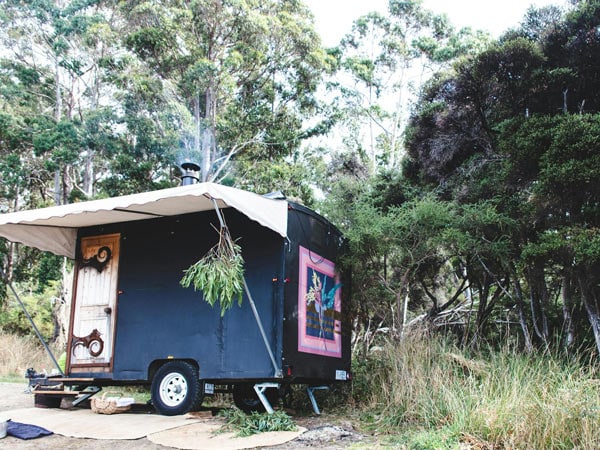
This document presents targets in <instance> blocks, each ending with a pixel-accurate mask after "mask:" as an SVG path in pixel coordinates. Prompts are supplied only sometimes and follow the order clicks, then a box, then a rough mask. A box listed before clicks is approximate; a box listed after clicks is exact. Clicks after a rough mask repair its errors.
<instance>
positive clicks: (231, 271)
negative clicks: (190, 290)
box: [180, 224, 244, 316]
mask: <svg viewBox="0 0 600 450" xmlns="http://www.w3.org/2000/svg"><path fill="white" fill-rule="evenodd" d="M218 233H219V242H218V243H217V244H216V245H215V246H214V247H213V248H211V249H210V250H209V251H208V252H207V253H206V255H204V256H203V257H202V258H201V259H200V260H198V261H197V262H196V263H194V264H192V265H191V266H190V267H189V268H188V269H187V270H184V274H185V275H184V276H183V278H182V279H181V281H180V284H181V285H182V286H183V287H185V288H187V287H190V285H192V286H194V290H195V291H201V292H202V294H203V296H204V300H205V301H206V302H207V303H208V304H209V305H210V306H214V305H215V303H216V302H217V301H219V304H220V306H221V316H223V315H224V314H225V312H226V311H227V310H229V309H230V308H231V307H232V306H233V303H234V301H235V300H236V299H237V303H238V305H239V306H241V305H242V295H243V293H244V258H243V257H242V249H241V248H240V246H239V245H238V244H236V243H235V242H234V241H233V239H232V238H231V235H230V234H229V230H228V228H227V226H225V225H224V224H223V225H222V226H221V228H220V230H219V231H218Z"/></svg>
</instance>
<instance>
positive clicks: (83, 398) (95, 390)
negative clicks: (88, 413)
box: [73, 386, 102, 406]
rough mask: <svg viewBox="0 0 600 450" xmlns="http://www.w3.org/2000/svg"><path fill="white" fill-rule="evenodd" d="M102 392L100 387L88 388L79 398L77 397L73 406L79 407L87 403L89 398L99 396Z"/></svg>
mask: <svg viewBox="0 0 600 450" xmlns="http://www.w3.org/2000/svg"><path fill="white" fill-rule="evenodd" d="M101 390H102V388H101V387H99V386H88V387H86V388H85V389H84V390H83V391H81V392H80V393H79V397H77V398H76V399H75V400H74V401H73V406H77V405H79V404H80V403H81V402H84V401H86V400H87V399H88V398H90V397H92V396H93V395H94V394H97V393H98V392H100V391H101Z"/></svg>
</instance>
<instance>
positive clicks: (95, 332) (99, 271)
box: [69, 234, 121, 373]
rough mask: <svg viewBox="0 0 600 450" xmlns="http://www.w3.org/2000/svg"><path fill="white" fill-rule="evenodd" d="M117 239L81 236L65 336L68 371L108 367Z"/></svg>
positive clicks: (97, 369)
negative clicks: (73, 292) (71, 308)
mask: <svg viewBox="0 0 600 450" xmlns="http://www.w3.org/2000/svg"><path fill="white" fill-rule="evenodd" d="M120 238H121V235H120V234H107V235H102V236H92V237H87V238H82V239H81V253H80V259H79V260H78V261H77V268H76V270H77V274H76V275H77V278H76V281H75V289H74V291H75V295H74V303H73V310H72V313H71V326H70V336H69V348H70V350H71V351H70V354H69V366H70V373H73V372H89V371H91V372H109V371H110V370H111V365H112V353H113V344H114V333H115V323H116V303H117V282H118V271H119V243H120Z"/></svg>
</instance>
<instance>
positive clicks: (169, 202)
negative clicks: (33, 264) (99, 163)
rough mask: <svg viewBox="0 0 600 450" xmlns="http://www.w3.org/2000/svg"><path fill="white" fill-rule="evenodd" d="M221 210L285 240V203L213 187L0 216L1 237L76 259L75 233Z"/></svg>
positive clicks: (196, 186) (194, 186) (184, 188)
mask: <svg viewBox="0 0 600 450" xmlns="http://www.w3.org/2000/svg"><path fill="white" fill-rule="evenodd" d="M213 199H215V200H216V201H217V204H218V206H219V207H220V208H227V207H230V208H235V209H236V210H238V211H239V212H241V213H242V214H244V215H246V216H247V217H248V218H250V219H252V220H254V221H256V222H258V223H260V224H261V225H263V226H264V227H267V228H270V229H271V230H273V231H275V232H276V233H278V234H280V235H281V236H282V237H286V236H287V202H286V201H285V200H272V199H268V198H265V197H263V196H260V195H257V194H253V193H251V192H248V191H243V190H241V189H236V188H232V187H227V186H223V185H220V184H214V183H199V184H192V185H188V186H180V187H175V188H171V189H162V190H159V191H152V192H143V193H141V194H133V195H124V196H121V197H113V198H107V199H102V200H92V201H88V202H80V203H72V204H70V205H62V206H53V207H50V208H42V209H34V210H30V211H21V212H15V213H7V214H0V236H2V237H4V238H6V239H8V240H9V241H12V242H20V243H22V244H25V245H27V246H29V247H35V248H38V249H40V250H46V251H49V252H52V253H54V254H56V255H62V256H67V257H69V258H74V257H75V245H76V240H77V230H78V229H79V228H83V227H89V226H94V225H103V224H109V223H117V222H129V221H133V220H143V219H153V218H156V217H164V216H175V215H180V214H188V213H193V212H198V211H206V210H210V209H214V203H213Z"/></svg>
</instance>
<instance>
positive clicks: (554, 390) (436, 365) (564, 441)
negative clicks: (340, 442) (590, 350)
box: [355, 336, 600, 449]
mask: <svg viewBox="0 0 600 450" xmlns="http://www.w3.org/2000/svg"><path fill="white" fill-rule="evenodd" d="M361 365H362V366H365V365H366V366H368V367H369V370H368V371H364V373H365V375H366V374H368V377H364V378H363V377H360V379H359V380H356V375H357V374H359V376H360V374H361V373H363V372H361V370H360V367H361ZM357 366H358V368H359V370H358V371H355V380H356V381H357V383H358V385H359V386H360V389H361V392H362V394H363V396H364V397H363V408H362V410H363V411H364V412H365V414H364V416H363V420H364V423H366V424H367V426H368V428H369V429H371V430H372V431H377V432H383V433H393V434H401V435H403V436H405V437H406V436H408V437H409V441H410V442H412V444H411V443H410V442H409V443H407V444H406V446H407V447H408V448H423V445H425V446H427V445H429V444H426V442H428V440H430V439H431V440H432V441H434V442H439V443H440V445H439V448H451V447H453V445H454V443H455V442H456V441H457V439H458V440H459V441H460V442H462V443H465V444H467V443H468V442H469V441H472V440H473V439H475V440H477V441H478V442H479V443H480V445H483V446H486V445H487V446H489V447H490V448H492V447H494V448H499V447H507V448H523V449H534V448H536V449H537V448H600V434H598V433H597V426H596V424H597V423H598V422H599V421H600V406H598V405H600V390H599V389H598V387H599V383H600V380H598V374H597V373H596V370H595V369H594V368H593V367H590V366H585V365H583V364H578V363H576V362H569V361H564V360H562V359H561V358H559V357H555V356H552V355H548V354H544V355H534V356H528V355H524V354H522V353H519V352H517V351H514V350H510V349H505V350H500V351H491V350H490V351H487V352H481V353H478V354H468V353H466V352H463V351H461V350H460V349H458V348H457V347H455V346H453V345H452V344H450V343H448V342H447V341H445V340H443V339H438V338H431V337H428V338H426V337H423V336H421V337H411V338H407V339H405V340H404V341H402V342H400V343H398V342H389V343H387V344H386V345H385V346H384V348H383V350H382V352H381V353H379V354H378V355H377V357H376V360H375V361H367V362H365V361H363V362H361V363H359V364H358V365H357ZM365 393H367V395H365ZM415 430H422V431H419V432H415ZM411 436H412V437H411ZM419 441H421V442H425V444H423V445H420V444H419V443H418V442H419ZM442 443H443V444H442ZM413 444H414V445H413ZM432 445H433V444H432ZM432 448H438V446H437V445H434V446H433V447H432Z"/></svg>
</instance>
